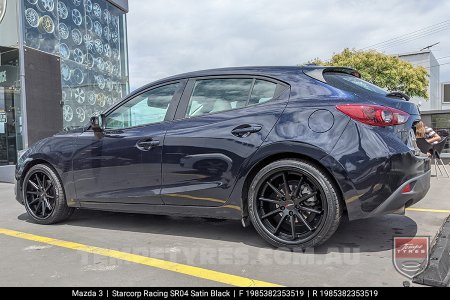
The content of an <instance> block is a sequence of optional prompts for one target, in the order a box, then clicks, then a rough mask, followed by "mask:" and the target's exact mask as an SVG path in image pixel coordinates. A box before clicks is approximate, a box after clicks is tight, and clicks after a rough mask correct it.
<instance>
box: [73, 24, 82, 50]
mask: <svg viewBox="0 0 450 300" xmlns="http://www.w3.org/2000/svg"><path fill="white" fill-rule="evenodd" d="M72 41H73V42H74V43H75V45H77V46H79V45H81V43H83V36H82V35H81V31H80V30H78V29H76V28H75V29H72Z"/></svg>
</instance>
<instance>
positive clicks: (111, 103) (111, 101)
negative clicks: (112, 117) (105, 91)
mask: <svg viewBox="0 0 450 300" xmlns="http://www.w3.org/2000/svg"><path fill="white" fill-rule="evenodd" d="M106 105H108V106H111V105H113V100H112V98H111V96H107V97H106Z"/></svg>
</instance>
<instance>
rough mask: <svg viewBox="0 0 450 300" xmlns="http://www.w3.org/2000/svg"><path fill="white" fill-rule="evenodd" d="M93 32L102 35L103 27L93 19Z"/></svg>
mask: <svg viewBox="0 0 450 300" xmlns="http://www.w3.org/2000/svg"><path fill="white" fill-rule="evenodd" d="M93 28H94V32H95V34H96V35H97V36H98V37H102V34H103V28H102V24H100V22H99V21H95V22H94V26H93Z"/></svg>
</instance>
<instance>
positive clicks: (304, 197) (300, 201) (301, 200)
mask: <svg viewBox="0 0 450 300" xmlns="http://www.w3.org/2000/svg"><path fill="white" fill-rule="evenodd" d="M315 195H317V192H312V193H311V194H307V195H305V196H302V197H301V198H299V199H297V200H295V204H297V205H298V204H300V203H302V202H304V201H306V200H308V199H309V198H312V197H314V196H315Z"/></svg>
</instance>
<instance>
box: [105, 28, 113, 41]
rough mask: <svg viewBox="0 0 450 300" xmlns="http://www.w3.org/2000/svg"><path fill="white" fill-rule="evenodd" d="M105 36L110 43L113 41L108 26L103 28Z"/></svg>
mask: <svg viewBox="0 0 450 300" xmlns="http://www.w3.org/2000/svg"><path fill="white" fill-rule="evenodd" d="M103 36H104V37H105V40H107V41H108V42H109V41H110V40H111V31H110V30H109V27H108V26H106V27H105V28H103Z"/></svg>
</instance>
